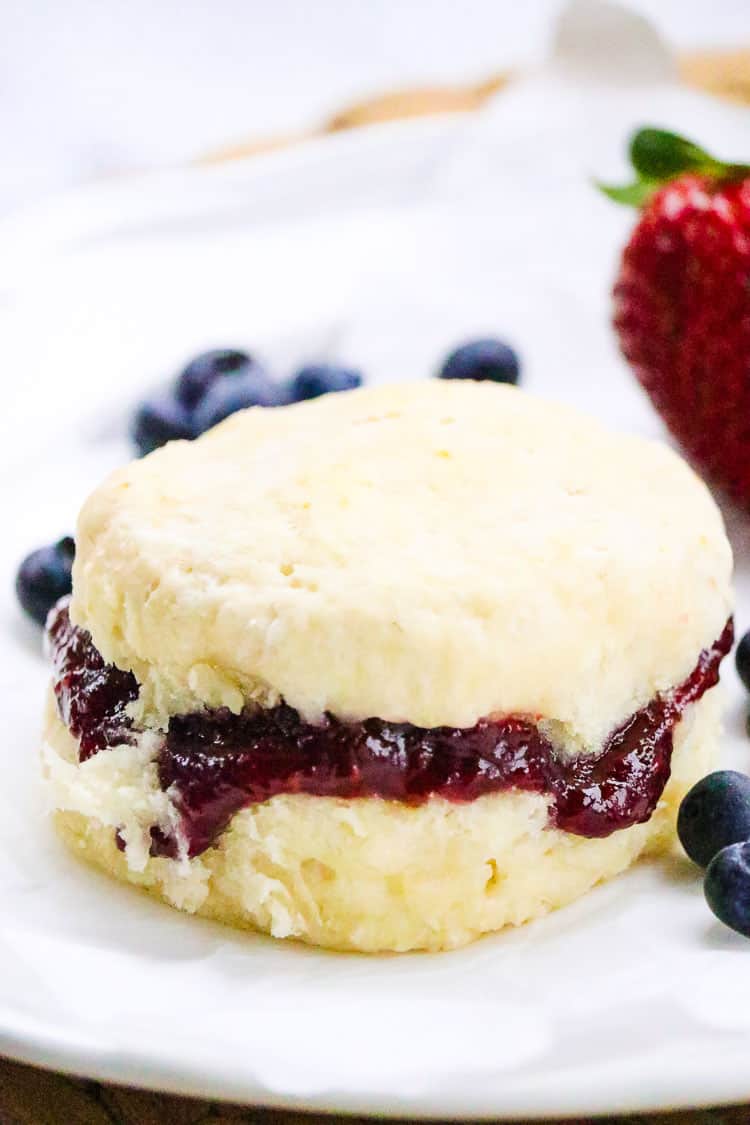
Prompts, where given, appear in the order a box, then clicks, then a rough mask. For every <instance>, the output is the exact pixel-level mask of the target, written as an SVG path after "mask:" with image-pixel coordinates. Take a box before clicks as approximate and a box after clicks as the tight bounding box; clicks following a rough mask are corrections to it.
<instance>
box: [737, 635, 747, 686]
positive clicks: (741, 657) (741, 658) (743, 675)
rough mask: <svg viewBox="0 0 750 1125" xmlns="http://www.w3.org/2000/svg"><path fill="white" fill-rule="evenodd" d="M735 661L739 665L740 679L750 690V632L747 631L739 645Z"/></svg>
mask: <svg viewBox="0 0 750 1125" xmlns="http://www.w3.org/2000/svg"><path fill="white" fill-rule="evenodd" d="M734 663H735V665H736V666H737V673H738V675H739V677H740V679H741V680H742V682H743V684H744V685H745V687H746V688H747V690H748V691H750V633H745V635H744V637H743V638H742V640H741V641H740V643H739V644H738V645H737V651H736V652H735V654H734Z"/></svg>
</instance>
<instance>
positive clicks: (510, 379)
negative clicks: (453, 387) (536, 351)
mask: <svg viewBox="0 0 750 1125" xmlns="http://www.w3.org/2000/svg"><path fill="white" fill-rule="evenodd" d="M520 373H521V366H520V364H519V362H518V356H517V355H516V353H515V352H514V351H513V348H511V347H509V346H508V345H507V344H504V343H503V342H502V340H493V339H492V338H488V339H486V340H471V341H470V342H469V343H466V344H462V345H461V347H460V348H456V350H455V351H453V352H451V354H450V355H449V356H448V358H447V359H446V360H445V362H444V363H443V366H442V368H441V369H440V372H439V375H438V377H439V378H440V379H475V380H484V379H488V380H489V381H490V382H492V383H517V382H518V378H519V375H520Z"/></svg>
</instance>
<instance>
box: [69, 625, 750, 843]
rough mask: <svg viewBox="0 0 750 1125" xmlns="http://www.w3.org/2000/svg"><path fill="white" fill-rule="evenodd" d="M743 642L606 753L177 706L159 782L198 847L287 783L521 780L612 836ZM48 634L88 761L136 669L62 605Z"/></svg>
mask: <svg viewBox="0 0 750 1125" xmlns="http://www.w3.org/2000/svg"><path fill="white" fill-rule="evenodd" d="M732 639H733V629H732V623H731V621H729V622H728V623H727V625H726V627H725V629H724V632H723V633H722V635H721V637H720V638H719V639H718V641H716V643H715V644H714V645H713V646H712V647H711V648H710V649H706V650H704V651H703V652H702V653H701V654H700V657H699V659H698V663H697V664H696V667H695V669H694V670H693V672H692V673H691V674H690V676H689V677H688V678H687V679H686V680H685V681H684V682H683V683H682V684H680V685H678V686H677V687H675V688H673V689H672V690H671V691H668V692H664V693H663V694H661V695H657V696H656V697H655V698H654V699H653V700H652V701H651V702H650V703H649V704H648V705H647V706H646V707H644V708H642V709H641V710H640V711H637V712H636V713H635V714H634V715H632V716H631V717H630V718H629V719H628V720H627V721H626V722H625V723H623V724H622V725H621V726H620V727H618V729H617V730H615V731H614V732H613V733H612V734H611V735H610V736H609V738H608V739H607V741H606V742H605V744H604V746H603V747H602V750H601V752H600V753H599V754H597V755H595V756H591V755H587V756H578V757H570V756H566V757H561V756H559V755H558V754H557V753H556V752H555V748H554V747H553V745H552V744H551V743H550V741H549V740H548V739H547V738H546V737H545V735H544V734H543V733H542V732H541V731H540V730H539V728H538V727H537V726H536V724H535V723H534V722H532V721H530V720H528V719H526V718H524V717H520V716H513V715H511V716H507V717H504V718H501V719H497V720H494V719H493V720H482V721H481V722H479V723H477V724H476V726H474V727H471V728H453V727H435V728H431V729H425V728H422V727H415V726H412V725H411V724H410V723H388V722H384V721H383V720H382V719H367V720H365V721H364V722H357V723H345V722H340V721H339V720H338V719H336V718H334V717H333V716H327V717H326V718H325V719H324V721H323V722H322V723H320V724H315V725H313V724H311V723H307V722H305V721H304V720H303V719H302V718H301V717H300V715H299V714H298V713H297V712H296V711H294V710H293V709H292V708H291V707H287V706H285V705H283V704H282V705H281V706H279V707H275V708H272V709H269V710H258V711H255V712H252V713H249V712H248V713H246V714H242V715H233V714H232V713H231V712H229V711H213V712H211V711H204V712H199V713H196V714H193V715H178V716H175V717H174V718H172V720H171V721H170V724H169V729H168V731H167V733H166V736H165V739H164V743H163V745H162V747H161V750H160V752H159V757H158V772H159V779H160V783H161V785H162V788H164V789H169V790H170V792H171V794H172V795H173V798H174V801H175V804H176V805H177V807H178V809H179V810H180V812H181V814H182V829H183V832H184V837H185V839H186V841H187V846H188V850H189V854H190V855H191V856H195V855H199V854H200V853H201V852H202V851H204V850H205V849H206V848H207V847H209V846H210V845H211V844H212V843H213V842H214V841H215V839H216V837H217V836H218V835H219V834H220V833H221V832H222V831H223V830H224V828H226V826H227V825H228V823H229V821H230V820H231V819H232V817H233V815H234V814H235V813H236V812H237V811H238V810H239V809H241V808H244V807H246V806H247V805H251V804H255V803H257V802H260V801H265V800H268V799H269V798H270V797H273V796H276V795H277V794H281V793H309V794H315V795H318V796H333V797H373V796H377V797H383V798H386V799H389V800H397V801H403V802H406V803H408V804H419V803H421V802H422V801H425V800H426V799H427V798H428V797H429V796H431V795H438V796H441V797H445V798H447V799H448V800H452V801H471V800H473V799H474V798H475V797H480V796H482V795H483V794H486V793H495V792H498V791H501V790H507V789H518V790H523V791H525V792H532V793H542V794H545V795H548V796H549V797H550V798H551V801H550V810H549V817H550V822H551V823H552V824H554V825H556V826H558V827H559V828H562V829H564V830H565V831H567V832H572V833H574V834H575V835H579V836H589V837H597V836H608V835H610V834H611V833H612V832H614V831H616V830H617V829H620V828H627V827H629V826H630V825H632V824H637V823H639V822H642V821H645V820H648V818H649V817H650V816H651V813H652V812H653V811H654V808H655V807H656V804H657V802H658V800H659V798H660V796H661V794H662V792H663V790H664V786H665V785H666V783H667V780H668V778H669V771H670V761H671V756H672V733H673V730H674V727H675V724H676V723H677V721H678V719H679V717H680V715H681V714H682V712H683V711H684V710H685V708H686V707H687V706H688V704H690V703H693V702H695V701H696V700H698V699H700V697H701V696H702V695H703V693H704V692H705V691H707V690H708V689H709V688H710V687H713V685H714V684H715V683H716V682H717V681H718V678H719V665H720V663H721V661H722V659H723V657H724V656H725V655H726V654H727V652H729V650H730V648H731V646H732ZM50 643H51V647H52V652H53V658H54V667H55V691H56V694H57V698H58V704H59V707H60V713H61V715H62V717H63V719H64V720H65V722H66V723H67V724H68V726H69V727H70V729H71V731H72V733H73V734H74V735H75V736H76V737H77V738H79V740H80V745H81V759H82V760H83V759H85V758H86V757H89V756H90V755H91V754H92V753H96V752H97V751H98V750H103V749H106V748H107V747H109V746H112V745H113V744H114V742H115V741H119V742H122V741H129V740H131V739H132V738H133V737H134V734H135V732H134V731H133V730H132V727H131V726H130V723H129V720H128V718H127V716H126V715H125V707H126V706H127V703H129V702H130V701H131V700H132V699H133V698H134V696H135V693H136V692H137V684H136V682H135V680H134V679H133V677H132V676H130V675H129V674H127V673H123V672H120V671H118V670H117V669H114V668H107V667H106V666H105V665H104V663H103V661H102V658H101V656H100V655H99V653H98V652H97V651H96V649H95V648H94V646H93V644H92V643H91V640H90V638H89V637H88V636H87V634H85V633H83V632H82V631H80V630H78V629H76V628H75V627H74V626H72V625H70V623H69V621H68V618H67V611H66V610H65V608H64V607H63V608H62V609H61V610H60V611H59V613H58V615H57V617H56V618H55V620H54V621H53V623H52V626H51V630H50ZM152 841H153V842H152V852H153V854H155V855H174V854H176V843H175V841H174V840H171V839H168V838H165V837H164V836H163V835H162V834H160V833H159V832H155V833H152Z"/></svg>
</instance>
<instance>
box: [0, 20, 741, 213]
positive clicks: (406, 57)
mask: <svg viewBox="0 0 750 1125" xmlns="http://www.w3.org/2000/svg"><path fill="white" fill-rule="evenodd" d="M630 6H631V7H633V8H634V9H637V10H639V11H641V12H643V13H644V14H647V15H648V16H649V17H651V18H652V19H653V20H654V22H655V24H656V26H657V27H658V28H659V30H660V31H661V32H662V33H663V35H664V36H665V38H666V39H667V41H668V42H669V43H671V44H672V45H674V46H675V47H676V48H678V49H679V50H681V51H689V50H691V49H693V48H697V47H709V46H719V47H728V48H731V47H734V46H739V45H743V46H745V45H747V44H749V43H750V4H748V0H714V2H712V3H706V2H704V0H630ZM560 7H561V0H528V2H526V3H523V4H519V3H517V2H516V0H466V2H465V3H463V4H456V3H453V2H449V0H410V2H409V3H406V4H403V3H396V2H395V0H367V2H366V3H351V2H350V0H321V2H319V3H317V4H314V5H310V4H309V3H307V2H306V0H274V2H273V3H266V2H261V0H158V3H154V2H153V0H104V2H102V0H66V3H64V4H59V3H54V2H52V0H27V2H25V3H21V2H18V0H16V2H13V0H5V3H2V4H0V136H1V137H2V142H3V146H2V147H3V155H2V161H1V162H0V214H3V213H7V211H8V210H9V209H11V208H13V207H14V206H16V205H18V204H22V203H24V202H29V201H34V200H37V199H39V198H43V197H44V196H47V195H49V194H51V193H54V192H56V191H58V190H60V189H64V188H67V187H70V186H71V185H74V184H77V183H80V182H83V181H88V180H91V179H95V178H101V177H106V176H111V175H116V174H118V173H122V172H124V171H136V170H140V169H147V168H154V167H163V166H165V165H166V166H169V165H172V164H174V163H176V162H182V161H185V160H190V159H193V158H195V157H197V156H200V155H204V154H207V153H211V152H213V151H215V150H218V149H222V148H224V147H226V146H233V145H235V144H242V143H244V142H245V141H252V140H254V139H256V138H258V139H260V138H263V137H268V136H273V137H275V136H277V135H278V134H286V133H296V132H298V131H301V130H304V129H306V128H308V127H310V126H311V125H314V124H317V123H319V122H320V121H321V120H324V119H326V118H327V117H329V116H331V115H333V114H335V113H337V112H338V111H339V110H341V108H342V107H344V106H345V105H346V104H347V103H349V102H351V101H353V100H354V101H356V100H357V99H361V98H364V97H368V96H370V95H372V94H376V93H380V92H382V91H387V90H393V89H397V88H401V87H409V86H413V85H421V84H426V85H434V84H444V83H465V82H472V81H475V80H479V79H482V78H485V77H489V76H492V75H495V74H497V73H498V72H502V71H504V70H506V69H507V68H515V67H521V68H523V67H528V66H529V65H533V64H534V62H535V61H538V60H539V59H540V58H542V57H543V56H544V53H545V50H546V47H547V43H548V40H549V36H550V31H551V28H552V26H553V24H554V20H555V17H556V15H557V13H558V11H559V9H560Z"/></svg>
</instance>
